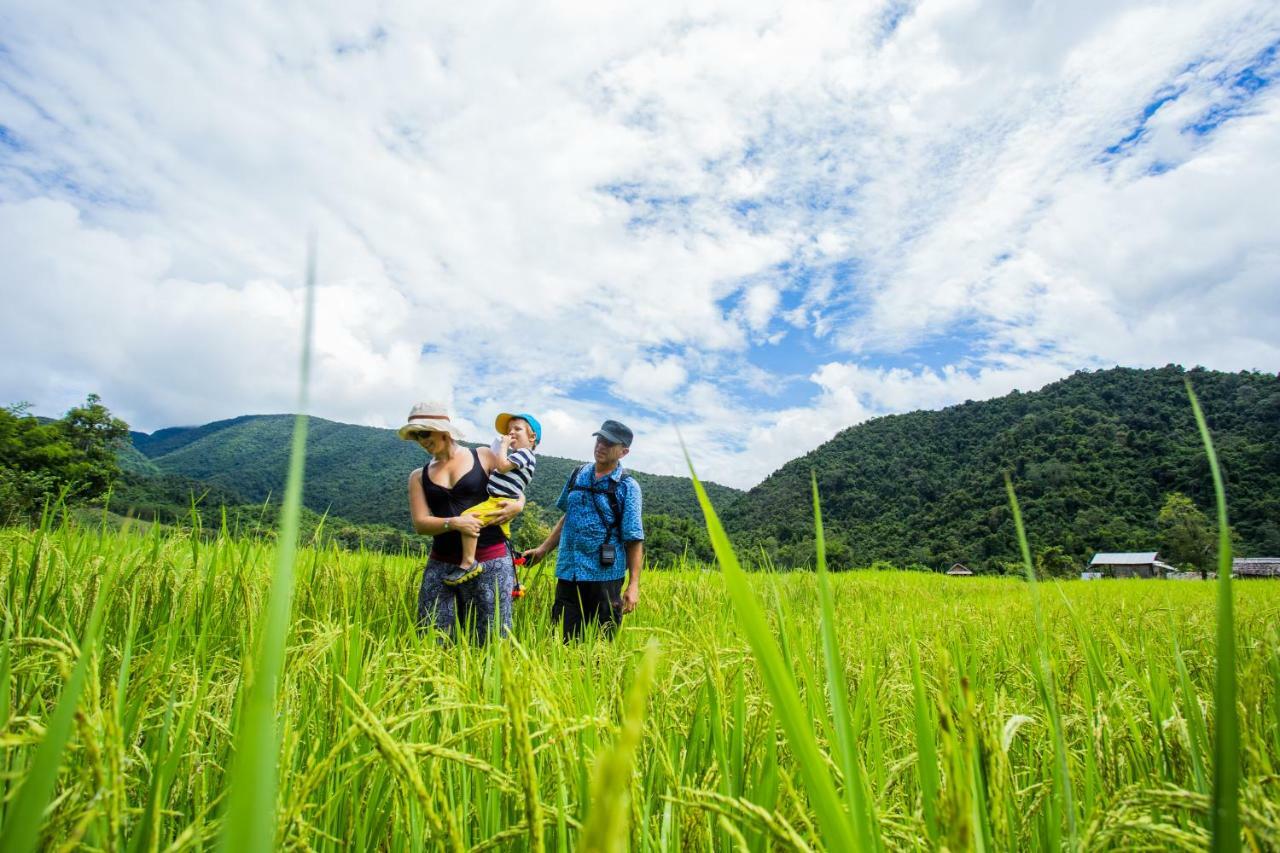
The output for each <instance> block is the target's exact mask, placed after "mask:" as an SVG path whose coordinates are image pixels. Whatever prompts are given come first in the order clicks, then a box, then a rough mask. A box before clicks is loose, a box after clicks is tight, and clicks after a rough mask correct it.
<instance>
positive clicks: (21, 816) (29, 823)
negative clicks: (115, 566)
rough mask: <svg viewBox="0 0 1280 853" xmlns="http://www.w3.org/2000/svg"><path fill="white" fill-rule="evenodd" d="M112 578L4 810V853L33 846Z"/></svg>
mask: <svg viewBox="0 0 1280 853" xmlns="http://www.w3.org/2000/svg"><path fill="white" fill-rule="evenodd" d="M33 560H34V557H33ZM114 580H115V574H114V573H112V574H109V575H107V577H106V580H105V581H104V582H103V584H102V586H101V587H99V589H98V595H97V597H96V598H95V599H94V602H93V609H92V610H91V611H90V612H89V620H88V622H87V623H86V624H85V628H84V634H83V635H82V636H81V639H80V656H79V658H78V659H77V660H76V665H75V668H74V669H72V670H71V677H70V678H68V679H67V682H66V684H65V685H63V688H62V691H61V692H60V693H59V695H58V705H57V707H56V708H55V709H54V712H53V715H52V716H51V717H50V718H49V722H48V725H46V727H45V731H44V737H43V738H42V739H41V741H40V746H39V747H37V748H36V753H35V757H34V758H33V759H32V760H31V764H30V765H29V766H28V767H27V770H26V779H25V780H24V781H23V783H22V787H21V788H19V789H18V793H17V796H16V799H15V800H14V801H13V803H12V804H11V805H10V806H9V808H8V809H7V810H6V811H5V815H6V819H5V823H4V829H3V830H2V831H0V850H3V851H5V853H27V851H31V850H35V849H36V841H37V840H38V839H39V836H40V824H41V822H42V820H43V818H44V810H45V807H46V806H47V805H48V804H49V798H50V797H51V796H52V794H53V789H54V786H55V785H56V784H57V781H58V768H59V767H60V766H61V765H62V755H63V752H64V751H65V749H66V746H67V741H68V740H69V739H70V737H71V726H72V723H73V722H74V720H75V714H76V706H77V704H78V703H79V701H80V693H81V691H82V690H83V689H84V683H85V676H86V673H87V672H88V669H89V659H90V658H91V657H92V656H93V652H94V646H95V644H96V642H97V639H98V629H99V627H100V626H101V624H102V614H103V611H104V610H105V608H106V602H107V599H108V598H109V597H110V596H111V590H112V588H113V586H114ZM7 646H8V643H7V642H6V647H7Z"/></svg>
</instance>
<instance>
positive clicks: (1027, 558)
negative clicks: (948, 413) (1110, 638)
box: [1004, 472, 1076, 849]
mask: <svg viewBox="0 0 1280 853" xmlns="http://www.w3.org/2000/svg"><path fill="white" fill-rule="evenodd" d="M1004 487H1005V491H1006V492H1008V494H1009V507H1010V509H1011V510H1012V511H1013V525H1014V529H1015V530H1016V531H1017V534H1018V547H1019V548H1020V549H1021V551H1022V565H1023V567H1024V568H1025V569H1026V572H1027V588H1028V589H1029V590H1030V591H1031V604H1032V607H1033V609H1034V610H1035V620H1036V649H1037V652H1038V658H1037V663H1038V665H1039V676H1040V679H1039V680H1040V692H1041V695H1042V697H1043V699H1044V703H1045V708H1046V709H1047V710H1048V712H1049V727H1050V729H1051V730H1052V732H1053V752H1054V786H1055V793H1056V795H1057V797H1058V798H1059V799H1060V803H1059V808H1060V811H1061V813H1062V814H1063V815H1065V817H1066V819H1067V838H1068V842H1069V846H1070V847H1071V848H1072V849H1075V847H1076V809H1075V801H1074V797H1073V795H1072V789H1071V772H1070V768H1069V767H1068V765H1067V743H1066V739H1065V738H1064V737H1063V734H1062V715H1061V714H1060V712H1059V710H1058V688H1057V684H1056V682H1055V680H1054V677H1053V668H1052V667H1051V666H1050V664H1049V641H1048V637H1047V636H1046V633H1045V626H1044V613H1043V612H1042V611H1041V609H1040V589H1039V586H1038V585H1037V582H1036V572H1035V568H1034V567H1033V566H1032V563H1031V547H1030V546H1029V545H1028V544H1027V531H1026V528H1024V527H1023V525H1022V511H1021V510H1020V509H1019V508H1018V496H1017V495H1015V494H1014V492H1013V481H1012V480H1010V479H1009V474H1008V472H1005V475H1004ZM1049 831H1050V832H1051V833H1056V832H1057V821H1056V820H1050V822H1049Z"/></svg>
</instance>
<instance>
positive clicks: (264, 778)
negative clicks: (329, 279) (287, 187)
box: [220, 238, 316, 853]
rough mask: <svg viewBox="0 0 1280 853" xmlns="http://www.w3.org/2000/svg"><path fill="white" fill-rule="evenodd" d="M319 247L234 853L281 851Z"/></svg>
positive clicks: (235, 810)
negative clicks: (285, 691)
mask: <svg viewBox="0 0 1280 853" xmlns="http://www.w3.org/2000/svg"><path fill="white" fill-rule="evenodd" d="M315 280H316V262H315V240H314V238H313V239H312V240H311V241H310V244H309V246H308V251H307V280H306V296H305V298H304V306H305V307H304V308H303V319H302V359H301V367H300V371H299V372H300V374H301V378H300V383H299V384H300V388H299V391H298V415H297V418H296V419H295V421H294V426H293V446H292V448H291V450H290V454H289V475H288V477H287V479H286V480H285V494H284V506H283V508H282V509H281V512H280V536H279V539H278V540H277V543H278V544H277V551H276V565H275V572H274V574H273V576H272V579H271V590H270V593H269V594H268V598H267V602H266V606H265V613H264V614H263V617H264V618H263V620H262V624H263V627H262V631H261V634H260V638H259V643H258V649H257V654H256V655H255V656H254V657H255V659H254V662H253V666H252V669H251V676H250V678H251V681H250V683H249V685H248V687H247V691H248V696H247V698H246V701H245V705H244V708H243V713H242V714H241V715H240V717H239V720H238V725H237V727H236V732H235V752H234V758H233V763H232V766H231V772H230V773H229V774H228V778H227V787H228V789H229V793H228V797H227V811H226V814H225V815H224V818H223V825H222V837H221V840H220V846H221V849H222V850H224V851H227V853H256V851H262V853H266V851H269V850H271V849H273V848H274V846H275V812H276V784H277V779H276V775H277V767H276V762H277V754H278V752H279V733H278V732H277V730H276V720H275V706H276V694H277V693H278V692H279V685H280V673H281V670H282V669H283V668H284V651H285V640H286V638H287V636H288V633H289V614H290V610H291V606H292V601H293V562H294V555H295V554H296V552H297V547H298V521H299V516H300V514H301V506H302V475H303V467H304V462H305V460H306V455H307V415H306V411H307V382H308V379H309V378H310V373H311V326H312V322H313V314H314V305H315Z"/></svg>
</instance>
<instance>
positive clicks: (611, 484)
mask: <svg viewBox="0 0 1280 853" xmlns="http://www.w3.org/2000/svg"><path fill="white" fill-rule="evenodd" d="M589 467H591V463H590V462H588V463H586V464H585V465H583V466H582V467H580V468H578V469H577V470H575V471H574V472H573V474H572V475H571V476H570V477H569V483H568V488H569V491H570V492H588V493H590V495H591V497H590V501H591V507H592V509H594V510H595V511H596V515H597V516H598V517H599V518H600V525H601V526H602V527H604V541H605V542H606V543H608V541H609V536H610V535H611V534H612V533H613V532H614V531H617V533H618V541H622V513H623V510H624V508H625V504H624V503H623V501H622V498H620V497H619V496H618V483H619V482H621V481H623V480H633V479H635V478H634V477H632V476H631V475H630V474H626V473H624V474H623V475H622V476H621V477H619V478H618V479H617V480H615V479H613V478H612V477H609V478H608V480H607V481H606V484H605V487H604V488H603V489H600V488H596V487H595V486H594V485H592V486H580V485H578V480H579V479H580V478H581V477H582V474H583V473H584V472H585V471H586V470H587V469H588V468H589ZM596 495H604V496H605V500H607V501H608V502H609V510H610V511H611V512H612V513H613V523H612V524H610V523H609V522H608V521H607V520H605V517H604V513H603V512H601V511H600V504H599V503H597V502H596Z"/></svg>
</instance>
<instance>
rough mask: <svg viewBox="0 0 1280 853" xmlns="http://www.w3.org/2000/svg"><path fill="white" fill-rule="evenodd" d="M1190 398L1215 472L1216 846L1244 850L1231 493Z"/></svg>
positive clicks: (1189, 393)
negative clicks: (1216, 530)
mask: <svg viewBox="0 0 1280 853" xmlns="http://www.w3.org/2000/svg"><path fill="white" fill-rule="evenodd" d="M1186 384H1187V397H1188V398H1190V400H1191V410H1192V411H1193V412H1194V413H1195V416H1196V426H1197V427H1198V428H1199V429H1200V438H1201V439H1202V440H1203V441H1204V450H1205V453H1206V454H1207V455H1208V457H1209V470H1210V472H1212V474H1213V494H1214V498H1215V500H1216V501H1217V505H1218V656H1217V661H1218V671H1217V677H1216V679H1215V681H1214V688H1213V716H1214V726H1213V727H1214V744H1213V817H1212V830H1213V849H1214V850H1216V851H1235V850H1239V849H1240V721H1239V719H1238V718H1237V712H1236V635H1235V615H1234V613H1233V612H1232V594H1231V528H1229V527H1228V526H1227V495H1226V489H1225V488H1224V486H1223V484H1222V471H1221V470H1219V468H1218V454H1217V453H1215V452H1214V449H1213V439H1212V438H1211V437H1210V435H1209V425H1208V424H1207V423H1205V419H1204V412H1202V411H1201V410H1200V401H1199V400H1197V399H1196V392H1195V391H1193V390H1192V389H1191V380H1190V379H1187V380H1186Z"/></svg>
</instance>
